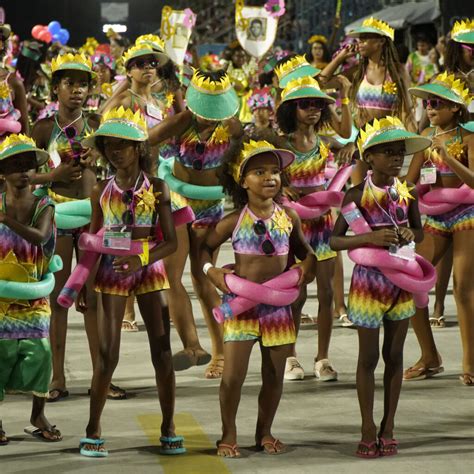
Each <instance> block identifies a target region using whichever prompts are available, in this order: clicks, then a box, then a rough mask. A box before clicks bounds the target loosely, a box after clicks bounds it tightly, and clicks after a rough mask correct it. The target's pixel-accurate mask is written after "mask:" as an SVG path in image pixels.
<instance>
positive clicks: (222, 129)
mask: <svg viewBox="0 0 474 474" xmlns="http://www.w3.org/2000/svg"><path fill="white" fill-rule="evenodd" d="M228 140H229V131H228V130H227V127H226V126H222V125H218V126H217V128H216V131H215V132H214V142H215V143H219V144H220V143H225V142H226V141H228Z"/></svg>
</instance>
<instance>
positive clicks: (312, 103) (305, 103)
mask: <svg viewBox="0 0 474 474" xmlns="http://www.w3.org/2000/svg"><path fill="white" fill-rule="evenodd" d="M296 105H297V107H298V108H299V109H301V110H308V109H310V108H313V109H318V110H322V109H324V107H325V106H326V104H325V103H324V100H322V99H298V100H297V101H296Z"/></svg>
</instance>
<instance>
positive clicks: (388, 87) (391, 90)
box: [382, 81, 397, 95]
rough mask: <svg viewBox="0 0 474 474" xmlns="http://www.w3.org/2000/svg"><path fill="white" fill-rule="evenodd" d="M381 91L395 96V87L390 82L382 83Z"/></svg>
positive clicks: (393, 83)
mask: <svg viewBox="0 0 474 474" xmlns="http://www.w3.org/2000/svg"><path fill="white" fill-rule="evenodd" d="M382 89H383V91H384V92H385V94H390V95H395V94H396V93H397V85H396V84H395V82H392V81H388V82H384V84H383V87H382Z"/></svg>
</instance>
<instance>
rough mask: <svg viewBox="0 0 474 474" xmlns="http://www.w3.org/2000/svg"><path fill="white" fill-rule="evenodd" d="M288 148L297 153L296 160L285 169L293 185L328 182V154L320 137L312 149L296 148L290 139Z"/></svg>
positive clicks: (310, 185) (315, 184)
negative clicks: (302, 149)
mask: <svg viewBox="0 0 474 474" xmlns="http://www.w3.org/2000/svg"><path fill="white" fill-rule="evenodd" d="M287 143H288V147H287V148H288V149H289V150H291V151H292V152H293V153H294V154H295V160H294V161H293V163H291V164H290V166H288V167H287V168H286V169H285V172H286V174H287V176H288V178H289V179H290V182H291V185H292V186H296V187H297V188H307V187H313V186H322V185H324V184H325V182H326V178H325V172H326V163H327V159H328V154H327V153H324V152H322V150H324V149H325V147H324V145H322V141H321V139H320V138H319V137H318V140H317V142H316V145H315V146H314V148H313V149H312V150H310V151H306V152H302V151H298V150H296V149H295V147H294V146H293V145H292V144H291V141H290V140H288V142H287Z"/></svg>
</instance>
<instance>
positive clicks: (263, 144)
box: [231, 140, 275, 183]
mask: <svg viewBox="0 0 474 474" xmlns="http://www.w3.org/2000/svg"><path fill="white" fill-rule="evenodd" d="M273 150H275V147H274V146H273V145H272V144H271V143H268V142H267V141H265V140H259V141H255V140H250V141H249V142H246V143H244V147H243V149H242V151H241V152H240V155H239V156H238V158H237V160H236V161H235V162H234V163H232V164H231V171H232V177H233V178H234V181H235V182H236V183H240V180H241V178H242V167H243V165H244V164H245V163H246V162H247V160H248V159H249V158H250V157H252V156H254V155H257V154H259V153H264V152H266V151H273Z"/></svg>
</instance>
